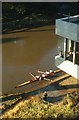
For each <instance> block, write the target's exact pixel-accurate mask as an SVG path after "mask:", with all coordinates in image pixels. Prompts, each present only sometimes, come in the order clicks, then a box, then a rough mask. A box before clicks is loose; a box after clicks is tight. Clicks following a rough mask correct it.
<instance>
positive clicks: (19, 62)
mask: <svg viewBox="0 0 79 120" xmlns="http://www.w3.org/2000/svg"><path fill="white" fill-rule="evenodd" d="M2 40H3V43H2V93H3V94H7V93H15V92H23V91H25V90H28V89H29V90H30V88H32V87H35V85H36V83H35V84H33V85H32V84H30V85H27V86H24V87H21V88H18V89H15V86H16V85H18V84H20V83H23V82H25V81H28V80H30V79H32V76H30V74H29V72H32V73H33V74H38V73H37V72H36V70H42V71H46V70H49V69H52V70H54V69H56V66H55V55H56V54H57V36H56V35H55V31H54V26H53V25H50V26H43V27H39V28H35V29H31V30H29V31H23V32H15V33H9V34H4V35H3V39H2ZM0 44H1V43H0Z"/></svg>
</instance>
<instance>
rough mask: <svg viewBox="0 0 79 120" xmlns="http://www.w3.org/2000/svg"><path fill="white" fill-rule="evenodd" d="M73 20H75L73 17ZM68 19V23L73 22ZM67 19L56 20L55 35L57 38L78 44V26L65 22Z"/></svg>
mask: <svg viewBox="0 0 79 120" xmlns="http://www.w3.org/2000/svg"><path fill="white" fill-rule="evenodd" d="M75 19H77V18H76V17H75ZM75 19H74V20H73V19H70V21H72V20H73V21H75ZM66 20H67V19H57V20H56V29H55V33H56V34H57V35H59V36H62V37H65V38H68V39H70V40H73V41H76V42H79V25H78V24H76V23H71V22H67V21H66Z"/></svg>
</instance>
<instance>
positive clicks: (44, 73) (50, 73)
mask: <svg viewBox="0 0 79 120" xmlns="http://www.w3.org/2000/svg"><path fill="white" fill-rule="evenodd" d="M37 72H38V73H42V74H41V75H39V76H34V75H33V74H32V73H30V75H31V76H32V77H33V79H32V80H29V81H26V82H24V83H22V84H20V85H17V86H16V87H15V88H19V87H22V86H25V85H27V84H30V83H33V82H36V81H39V80H42V79H44V80H45V79H47V77H49V76H51V75H55V74H56V73H59V72H61V70H56V71H51V72H49V73H48V74H47V72H42V71H39V70H38V71H37ZM47 80H48V79H47Z"/></svg>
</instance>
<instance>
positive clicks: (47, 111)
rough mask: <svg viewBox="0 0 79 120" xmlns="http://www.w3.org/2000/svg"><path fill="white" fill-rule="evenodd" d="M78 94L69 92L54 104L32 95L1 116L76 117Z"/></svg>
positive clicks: (78, 101) (78, 102) (78, 113)
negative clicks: (74, 94)
mask: <svg viewBox="0 0 79 120" xmlns="http://www.w3.org/2000/svg"><path fill="white" fill-rule="evenodd" d="M76 96H78V95H77V94H76ZM76 96H73V95H72V94H68V95H67V96H65V97H64V99H63V100H62V101H60V102H58V103H54V104H52V103H49V102H46V101H43V100H42V99H41V98H40V97H39V96H38V97H37V96H34V97H30V98H29V99H28V100H22V101H21V102H19V103H18V104H17V105H16V106H15V107H14V108H11V109H10V110H8V111H6V112H5V113H4V114H3V115H2V116H1V118H41V119H43V118H46V119H48V118H49V119H51V118H76V117H78V116H79V112H78V109H79V96H78V97H76ZM72 97H73V99H71V98H72ZM69 99H70V100H69ZM73 101H74V102H73Z"/></svg>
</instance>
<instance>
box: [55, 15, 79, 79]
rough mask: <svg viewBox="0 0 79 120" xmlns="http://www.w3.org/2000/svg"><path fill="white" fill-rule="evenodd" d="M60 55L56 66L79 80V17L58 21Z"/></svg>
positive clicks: (56, 59)
mask: <svg viewBox="0 0 79 120" xmlns="http://www.w3.org/2000/svg"><path fill="white" fill-rule="evenodd" d="M55 33H56V35H58V36H59V37H58V55H56V56H55V65H56V66H57V67H58V68H60V69H61V70H63V71H65V72H66V73H68V74H70V75H71V76H73V77H75V78H76V79H78V80H79V15H75V16H70V17H64V18H60V19H56V28H55Z"/></svg>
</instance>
